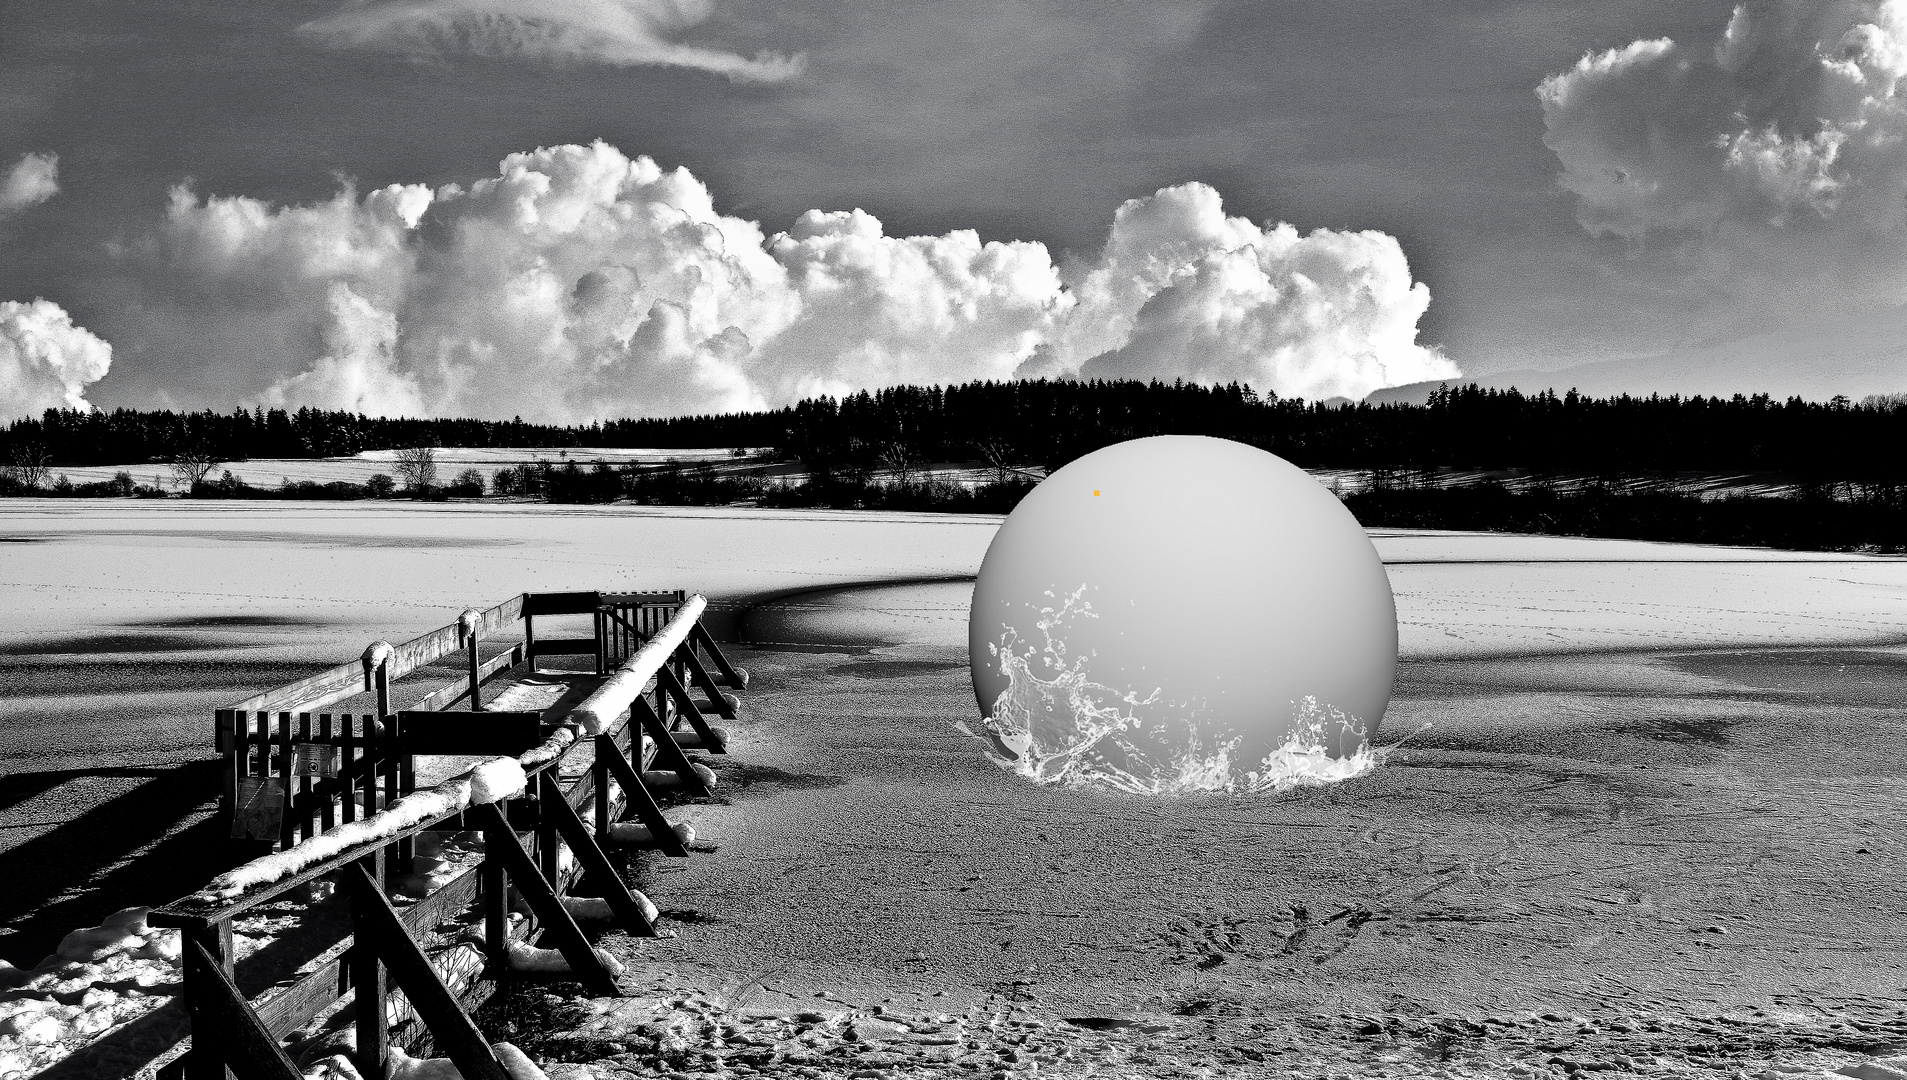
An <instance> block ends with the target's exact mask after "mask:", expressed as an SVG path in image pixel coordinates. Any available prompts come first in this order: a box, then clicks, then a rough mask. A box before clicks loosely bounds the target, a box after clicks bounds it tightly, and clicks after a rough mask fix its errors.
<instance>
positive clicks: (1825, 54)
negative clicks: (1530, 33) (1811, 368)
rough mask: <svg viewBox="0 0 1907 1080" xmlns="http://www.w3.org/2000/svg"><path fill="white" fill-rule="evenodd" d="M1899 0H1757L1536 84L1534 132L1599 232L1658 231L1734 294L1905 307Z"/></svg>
mask: <svg viewBox="0 0 1907 1080" xmlns="http://www.w3.org/2000/svg"><path fill="white" fill-rule="evenodd" d="M1903 74H1907V2H1903V0H1885V2H1875V0H1835V2H1830V3H1818V2H1814V0H1757V2H1754V3H1748V4H1743V5H1741V6H1738V7H1736V8H1735V9H1734V13H1733V16H1732V17H1731V18H1730V19H1729V22H1728V25H1727V26H1726V27H1725V28H1724V29H1722V31H1721V33H1720V35H1719V36H1718V37H1717V38H1716V40H1715V41H1714V42H1713V43H1710V44H1707V45H1706V47H1698V46H1691V45H1687V44H1684V43H1681V42H1677V41H1674V40H1670V39H1667V38H1662V39H1656V40H1647V41H1636V42H1633V43H1631V44H1629V45H1626V46H1624V47H1622V48H1619V49H1611V50H1608V51H1607V52H1602V53H1595V54H1591V55H1588V56H1585V57H1583V58H1582V60H1580V61H1579V62H1578V63H1577V64H1576V65H1575V66H1574V67H1573V68H1571V69H1570V70H1568V71H1564V72H1561V73H1559V74H1556V75H1553V76H1551V77H1549V78H1548V79H1545V80H1544V81H1543V83H1542V85H1541V86H1540V87H1538V89H1537V96H1538V98H1539V99H1540V101H1541V103H1542V108H1543V121H1544V127H1545V134H1544V142H1545V143H1546V144H1547V145H1548V146H1549V148H1550V149H1551V150H1552V151H1554V152H1555V154H1556V156H1557V158H1558V159H1559V160H1560V161H1561V163H1562V167H1563V168H1562V174H1561V176H1560V182H1561V184H1562V186H1563V187H1564V188H1565V189H1567V190H1568V191H1570V192H1571V193H1573V194H1574V195H1575V196H1576V200H1577V203H1576V216H1577V220H1578V221H1579V222H1580V223H1581V224H1582V226H1583V227H1584V228H1586V229H1588V230H1589V231H1590V232H1592V233H1595V234H1597V235H1606V234H1613V235H1615V236H1620V237H1624V238H1627V239H1630V240H1633V241H1636V242H1638V243H1642V242H1644V241H1666V242H1667V243H1669V244H1670V245H1679V246H1680V247H1681V248H1682V249H1683V250H1684V251H1685V252H1686V253H1688V254H1689V255H1691V256H1692V257H1695V258H1696V259H1698V260H1700V259H1707V260H1710V262H1711V264H1712V265H1711V266H1710V267H1709V269H1710V271H1711V272H1712V273H1713V274H1714V275H1715V276H1717V277H1725V276H1730V275H1733V276H1736V277H1739V278H1740V279H1741V284H1742V285H1743V288H1744V291H1747V290H1756V289H1766V288H1767V287H1768V286H1769V285H1770V284H1772V283H1775V282H1779V283H1784V284H1786V285H1789V286H1793V287H1797V288H1799V289H1800V290H1801V294H1802V295H1809V296H1813V295H1819V294H1822V293H1832V294H1841V295H1843V296H1845V295H1847V294H1849V293H1854V294H1859V298H1860V299H1865V300H1875V301H1890V302H1898V301H1899V300H1902V299H1907V291H1904V290H1903V289H1902V284H1901V282H1902V280H1903V277H1902V274H1901V273H1900V271H1902V270H1907V265H1903V264H1904V263H1907V259H1904V258H1903V252H1907V248H1903V246H1902V240H1903V239H1907V101H1903V100H1902V98H1901V97H1899V96H1897V95H1896V89H1897V87H1898V84H1899V83H1900V80H1901V77H1902V75H1903Z"/></svg>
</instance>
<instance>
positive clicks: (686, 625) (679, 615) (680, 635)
mask: <svg viewBox="0 0 1907 1080" xmlns="http://www.w3.org/2000/svg"><path fill="white" fill-rule="evenodd" d="M707 606H708V598H707V597H705V596H703V595H702V594H701V593H696V594H695V595H693V596H691V597H689V598H688V599H687V600H684V601H683V602H682V606H681V607H680V608H679V609H677V611H676V613H675V617H674V618H673V619H670V620H669V623H668V625H667V626H664V627H663V628H662V629H661V630H660V631H657V633H656V636H655V637H652V638H650V639H649V640H648V641H647V642H646V643H644V645H643V646H642V648H640V649H638V650H637V651H636V654H635V655H634V656H631V657H630V658H629V659H628V660H627V661H625V662H624V663H623V665H622V666H621V667H619V668H617V669H616V673H615V674H614V675H611V676H610V677H609V678H608V679H607V680H605V681H604V682H603V684H602V685H601V686H599V687H597V688H596V692H595V693H593V694H591V695H589V697H588V698H587V699H586V700H585V701H584V702H583V703H582V704H581V705H578V706H577V707H576V708H575V709H574V710H573V711H571V713H570V719H571V720H573V721H574V722H575V723H577V724H578V725H580V726H581V727H582V729H583V734H585V735H600V734H602V733H603V732H604V731H607V730H608V729H609V725H611V724H613V723H615V722H616V718H617V717H618V716H621V715H622V714H623V713H625V712H627V711H629V706H630V705H632V704H634V703H635V700H636V698H638V697H640V696H642V688H643V687H645V686H647V685H649V680H650V679H653V678H655V675H656V672H657V671H659V670H661V668H662V665H663V664H666V663H668V661H669V657H670V656H672V655H674V654H675V651H676V650H677V649H679V648H681V647H682V643H683V642H685V641H687V640H688V637H689V631H690V630H692V629H694V628H695V621H696V620H697V619H699V618H701V617H702V609H703V608H705V607H707Z"/></svg>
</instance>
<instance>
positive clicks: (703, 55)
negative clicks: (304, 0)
mask: <svg viewBox="0 0 1907 1080" xmlns="http://www.w3.org/2000/svg"><path fill="white" fill-rule="evenodd" d="M713 12H714V3H713V0H353V2H351V3H348V4H346V5H345V6H344V7H343V8H341V9H339V10H338V11H336V12H334V13H332V14H330V15H327V16H325V17H324V18H321V19H316V20H314V21H312V22H308V23H306V24H304V25H303V26H300V27H299V28H298V33H299V34H300V35H301V36H303V37H304V38H306V39H307V40H310V41H313V42H316V43H318V44H321V45H326V46H329V47H333V48H347V49H376V50H380V51H385V52H398V53H404V54H407V55H412V56H441V55H450V54H467V55H476V56H492V57H505V58H510V57H522V58H526V59H534V60H542V61H556V62H581V63H601V64H615V65H619V66H625V67H627V66H636V65H655V66H663V67H684V68H698V69H700V70H703V71H712V72H714V73H716V74H718V75H723V76H726V77H728V78H729V79H732V80H734V81H736V82H780V81H783V80H786V79H790V78H793V77H794V76H796V75H798V74H800V72H801V67H802V61H801V58H800V57H799V56H792V57H791V56H780V55H776V54H772V53H760V54H758V55H756V56H754V57H744V56H739V55H737V54H735V53H731V52H725V51H723V50H721V49H713V48H706V47H702V46H696V45H689V44H685V43H683V42H681V41H680V40H677V37H678V35H680V34H681V33H682V32H683V31H685V30H687V29H689V28H691V27H694V26H697V25H699V24H701V23H703V22H705V21H707V19H708V18H709V16H710V15H711V14H713Z"/></svg>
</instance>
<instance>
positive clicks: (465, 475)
mask: <svg viewBox="0 0 1907 1080" xmlns="http://www.w3.org/2000/svg"><path fill="white" fill-rule="evenodd" d="M483 486H484V485H483V473H482V472H481V471H479V470H477V469H465V470H464V471H462V472H460V473H458V474H457V479H455V480H452V481H451V482H450V486H449V487H448V488H446V489H445V493H446V494H449V495H454V496H456V497H457V498H460V499H481V498H483Z"/></svg>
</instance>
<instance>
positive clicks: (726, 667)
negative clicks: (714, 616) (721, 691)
mask: <svg viewBox="0 0 1907 1080" xmlns="http://www.w3.org/2000/svg"><path fill="white" fill-rule="evenodd" d="M689 640H690V641H692V642H694V643H695V644H697V645H700V646H701V647H702V650H703V651H704V652H706V653H708V654H709V659H710V660H712V661H714V662H715V670H716V671H718V672H721V675H722V685H723V686H731V687H734V688H735V689H737V690H746V689H748V672H746V671H743V670H741V669H740V668H737V667H735V666H734V665H733V664H730V663H729V662H728V657H727V656H725V655H723V653H722V649H721V646H719V645H717V644H715V639H714V638H712V637H710V636H709V631H708V627H706V626H703V625H702V622H701V620H700V619H698V620H696V623H695V625H694V626H691V627H689Z"/></svg>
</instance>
